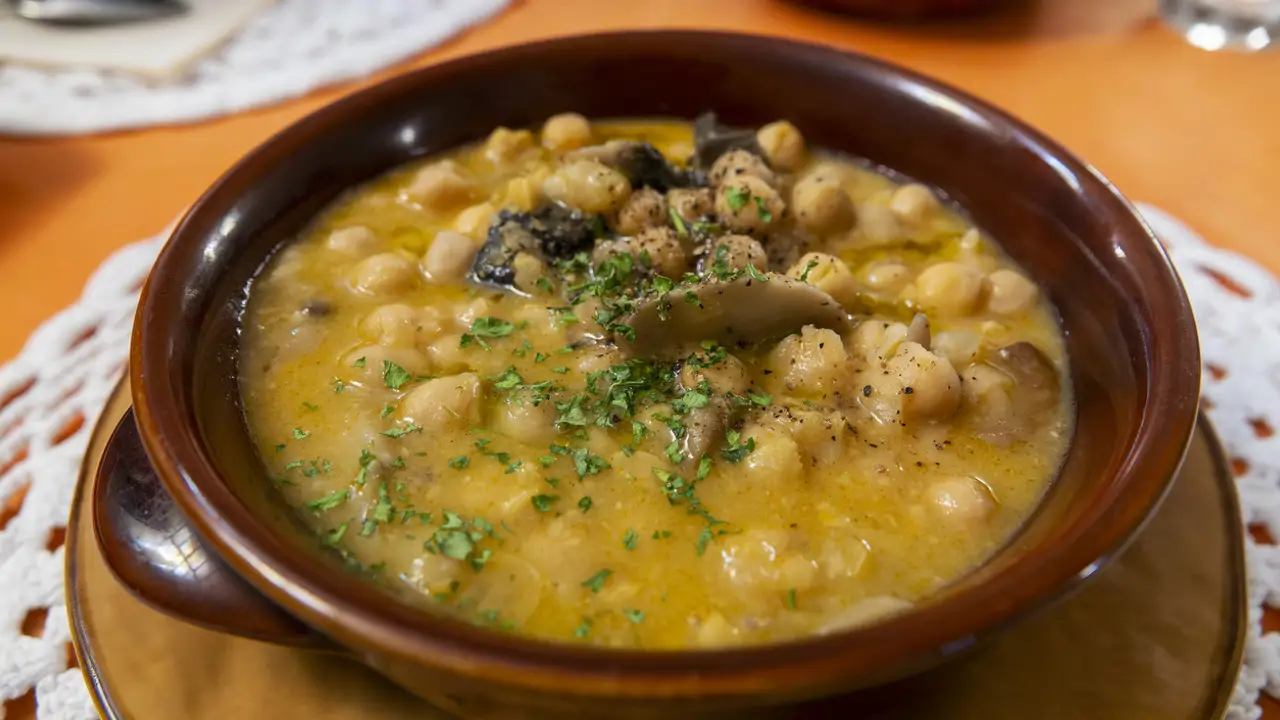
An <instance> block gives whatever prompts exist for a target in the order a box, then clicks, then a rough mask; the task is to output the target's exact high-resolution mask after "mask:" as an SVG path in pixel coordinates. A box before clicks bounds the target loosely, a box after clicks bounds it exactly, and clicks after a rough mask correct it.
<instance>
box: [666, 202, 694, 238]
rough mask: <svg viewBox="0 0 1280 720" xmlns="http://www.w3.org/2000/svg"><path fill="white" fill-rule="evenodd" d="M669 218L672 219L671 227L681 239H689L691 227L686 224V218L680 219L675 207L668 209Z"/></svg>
mask: <svg viewBox="0 0 1280 720" xmlns="http://www.w3.org/2000/svg"><path fill="white" fill-rule="evenodd" d="M667 216H668V217H670V218H671V225H672V227H674V228H675V229H676V234H677V235H679V236H680V237H682V238H684V237H689V226H688V225H685V224H684V218H682V217H680V213H678V212H676V209H675V208H673V207H669V208H667Z"/></svg>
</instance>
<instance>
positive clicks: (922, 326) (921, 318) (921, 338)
mask: <svg viewBox="0 0 1280 720" xmlns="http://www.w3.org/2000/svg"><path fill="white" fill-rule="evenodd" d="M906 339H907V340H908V341H910V342H913V343H919V344H920V345H921V347H923V348H924V349H926V350H928V349H929V348H930V343H932V342H933V337H932V336H931V334H930V332H929V318H928V317H927V316H926V315H925V314H924V313H916V315H915V317H913V318H911V324H910V325H909V326H907V337H906Z"/></svg>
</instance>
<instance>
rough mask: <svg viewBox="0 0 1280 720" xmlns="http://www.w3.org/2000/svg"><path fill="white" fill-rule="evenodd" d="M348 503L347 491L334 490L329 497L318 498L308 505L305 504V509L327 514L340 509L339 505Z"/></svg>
mask: <svg viewBox="0 0 1280 720" xmlns="http://www.w3.org/2000/svg"><path fill="white" fill-rule="evenodd" d="M346 501H347V491H346V490H334V491H333V492H331V493H329V494H328V495H325V496H324V497H322V498H317V499H315V500H312V501H310V502H308V503H305V504H304V505H303V507H305V508H307V509H308V510H315V511H316V512H325V511H328V510H332V509H334V508H336V507H338V506H339V505H341V504H342V503H344V502H346Z"/></svg>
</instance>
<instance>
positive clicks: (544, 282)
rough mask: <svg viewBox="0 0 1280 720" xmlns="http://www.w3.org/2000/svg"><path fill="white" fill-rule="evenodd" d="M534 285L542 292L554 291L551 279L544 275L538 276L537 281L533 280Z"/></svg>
mask: <svg viewBox="0 0 1280 720" xmlns="http://www.w3.org/2000/svg"><path fill="white" fill-rule="evenodd" d="M534 285H537V286H538V288H540V289H541V290H543V291H544V292H555V289H556V288H555V286H554V285H552V284H551V280H549V279H547V278H544V277H540V278H538V281H537V282H535V283H534Z"/></svg>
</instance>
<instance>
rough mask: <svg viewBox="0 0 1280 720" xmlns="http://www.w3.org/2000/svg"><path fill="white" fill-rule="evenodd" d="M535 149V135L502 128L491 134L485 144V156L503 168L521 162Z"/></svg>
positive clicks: (524, 131) (525, 131)
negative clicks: (528, 152)
mask: <svg viewBox="0 0 1280 720" xmlns="http://www.w3.org/2000/svg"><path fill="white" fill-rule="evenodd" d="M531 149H533V133H531V132H529V131H528V130H511V129H509V128H504V127H500V128H498V129H496V130H494V131H493V132H492V133H490V134H489V139H488V140H486V141H485V144H484V156H485V159H487V160H488V161H489V162H491V163H493V164H494V165H498V166H502V165H508V164H511V163H514V162H515V161H517V160H519V159H520V158H521V157H522V156H523V155H524V154H525V153H526V152H527V151H529V150H531Z"/></svg>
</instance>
